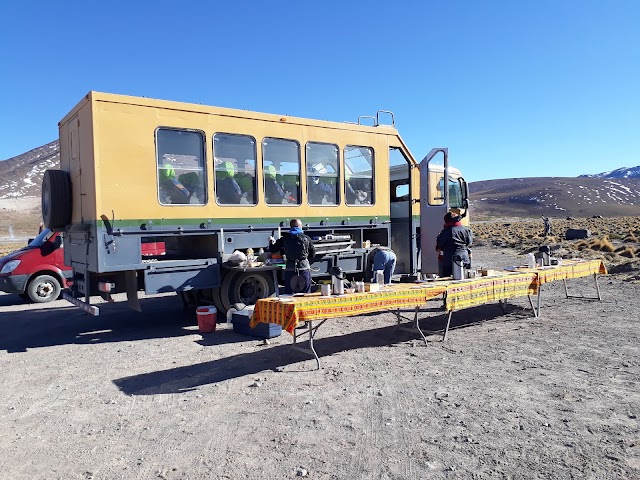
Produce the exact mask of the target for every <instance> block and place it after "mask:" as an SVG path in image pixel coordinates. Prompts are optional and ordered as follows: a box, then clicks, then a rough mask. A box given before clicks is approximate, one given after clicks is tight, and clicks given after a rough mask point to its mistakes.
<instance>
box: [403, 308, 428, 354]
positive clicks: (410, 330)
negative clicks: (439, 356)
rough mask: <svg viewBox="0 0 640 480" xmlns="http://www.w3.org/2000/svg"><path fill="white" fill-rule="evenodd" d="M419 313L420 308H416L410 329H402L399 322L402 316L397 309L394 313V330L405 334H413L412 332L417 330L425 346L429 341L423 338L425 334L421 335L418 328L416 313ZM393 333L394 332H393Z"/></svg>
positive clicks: (420, 330) (421, 332)
mask: <svg viewBox="0 0 640 480" xmlns="http://www.w3.org/2000/svg"><path fill="white" fill-rule="evenodd" d="M419 312H420V307H419V306H417V307H416V309H415V312H414V315H413V321H412V323H411V327H410V328H409V327H402V326H401V322H400V319H401V318H402V316H401V315H400V309H399V308H398V309H397V310H396V311H395V314H396V319H397V321H398V325H397V326H396V330H403V331H405V332H413V331H414V330H418V333H419V334H420V336H421V337H422V340H424V344H425V345H427V344H428V343H429V340H427V337H426V336H425V334H424V333H423V331H422V329H421V328H420V322H419V321H418V313H419ZM394 331H395V330H394Z"/></svg>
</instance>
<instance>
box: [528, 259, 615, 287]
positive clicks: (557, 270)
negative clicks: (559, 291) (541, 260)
mask: <svg viewBox="0 0 640 480" xmlns="http://www.w3.org/2000/svg"><path fill="white" fill-rule="evenodd" d="M517 271H518V272H522V273H525V272H533V273H535V274H536V275H537V276H538V285H544V284H545V283H549V282H554V281H556V280H570V279H572V278H579V277H587V276H589V275H593V274H601V275H606V274H607V267H605V265H604V263H602V260H563V261H562V265H552V266H549V267H539V268H526V267H522V268H518V269H517Z"/></svg>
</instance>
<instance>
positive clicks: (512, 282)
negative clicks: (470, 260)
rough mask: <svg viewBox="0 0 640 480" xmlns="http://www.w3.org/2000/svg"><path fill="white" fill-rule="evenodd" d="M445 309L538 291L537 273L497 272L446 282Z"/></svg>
mask: <svg viewBox="0 0 640 480" xmlns="http://www.w3.org/2000/svg"><path fill="white" fill-rule="evenodd" d="M447 283H448V285H447V294H446V309H447V311H451V310H461V309H463V308H468V307H473V306H475V305H482V304H484V303H489V302H497V301H499V300H507V299H509V298H513V297H521V296H524V295H535V294H536V293H537V292H538V283H537V275H536V274H535V273H533V272H523V273H511V274H502V273H501V274H499V275H497V276H495V277H480V278H477V279H474V280H464V281H459V282H447Z"/></svg>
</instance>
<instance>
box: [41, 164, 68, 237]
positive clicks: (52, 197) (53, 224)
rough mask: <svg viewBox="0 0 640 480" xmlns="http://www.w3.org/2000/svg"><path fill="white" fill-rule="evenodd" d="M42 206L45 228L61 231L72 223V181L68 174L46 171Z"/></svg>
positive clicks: (58, 171) (43, 180) (60, 171)
mask: <svg viewBox="0 0 640 480" xmlns="http://www.w3.org/2000/svg"><path fill="white" fill-rule="evenodd" d="M41 205H42V220H43V221H44V226H45V227H47V228H49V229H51V230H54V231H60V230H63V229H64V227H66V226H67V225H68V224H69V223H70V222H71V181H70V179H69V174H68V173H67V172H65V171H63V170H45V172H44V176H43V177H42V197H41Z"/></svg>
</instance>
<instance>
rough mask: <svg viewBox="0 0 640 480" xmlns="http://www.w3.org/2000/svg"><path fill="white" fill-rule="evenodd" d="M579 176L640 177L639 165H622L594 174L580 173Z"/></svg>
mask: <svg viewBox="0 0 640 480" xmlns="http://www.w3.org/2000/svg"><path fill="white" fill-rule="evenodd" d="M580 177H598V178H640V165H638V166H637V167H630V168H627V167H622V168H618V169H616V170H611V171H610V172H602V173H596V174H595V175H580Z"/></svg>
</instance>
